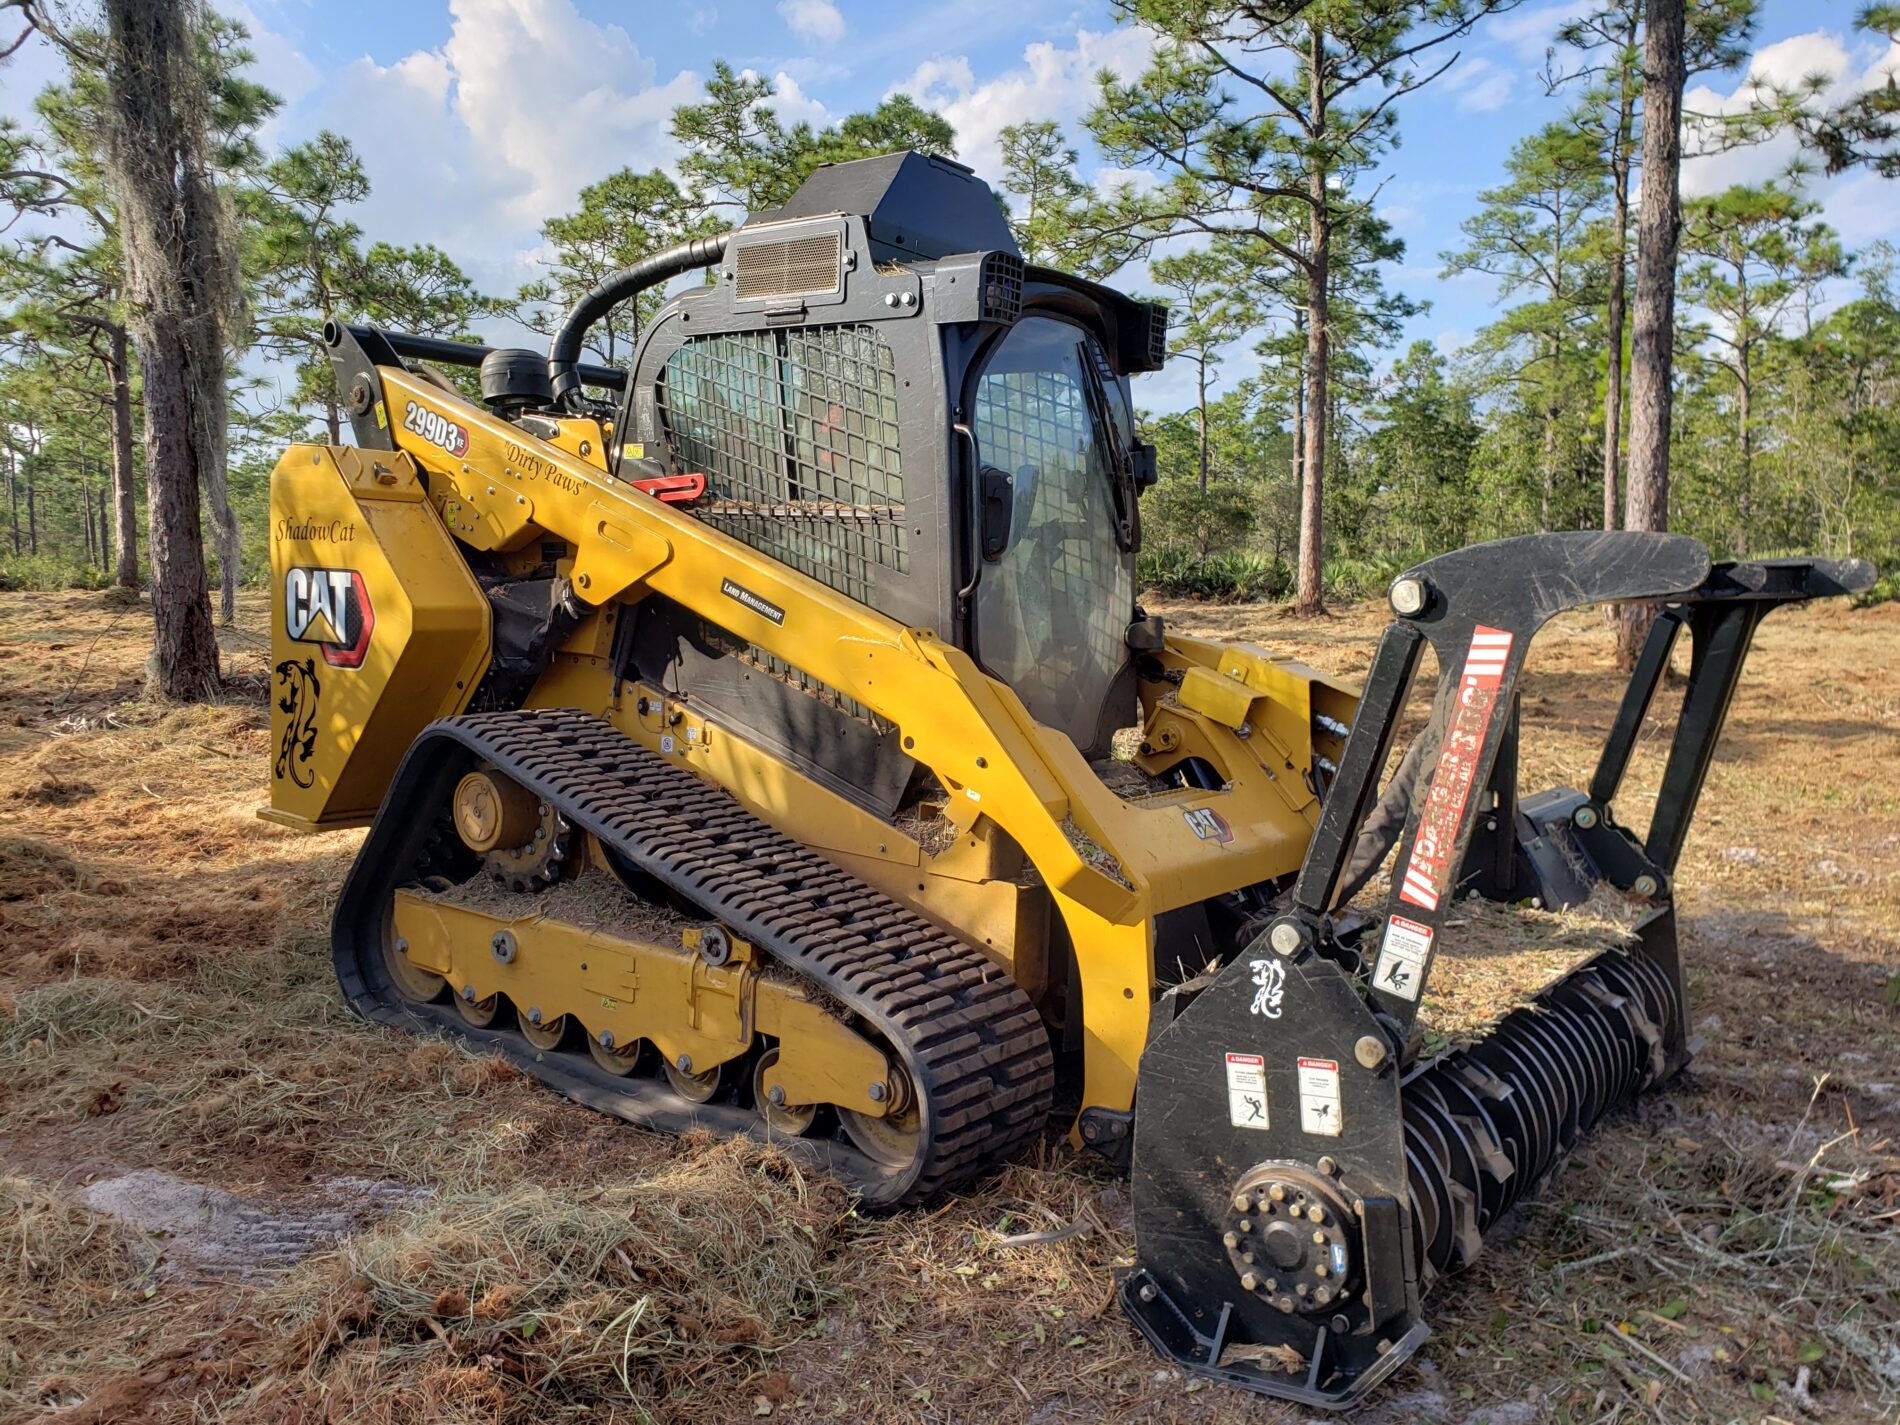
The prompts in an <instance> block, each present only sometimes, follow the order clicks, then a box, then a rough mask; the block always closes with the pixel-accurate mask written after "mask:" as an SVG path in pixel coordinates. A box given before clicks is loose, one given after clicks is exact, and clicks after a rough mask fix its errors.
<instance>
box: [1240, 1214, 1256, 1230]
mask: <svg viewBox="0 0 1900 1425" xmlns="http://www.w3.org/2000/svg"><path fill="white" fill-rule="evenodd" d="M1240 1230H1241V1231H1242V1232H1251V1231H1253V1219H1252V1218H1250V1217H1243V1218H1241V1219H1240Z"/></svg>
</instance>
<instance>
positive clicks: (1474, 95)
mask: <svg viewBox="0 0 1900 1425" xmlns="http://www.w3.org/2000/svg"><path fill="white" fill-rule="evenodd" d="M1444 86H1445V91H1446V92H1447V93H1450V94H1455V95H1457V96H1458V97H1457V101H1456V102H1457V105H1458V107H1459V108H1460V109H1463V110H1466V111H1467V112H1470V113H1477V114H1488V113H1490V112H1492V111H1493V110H1495V109H1502V108H1503V107H1504V106H1505V105H1506V104H1509V103H1510V102H1511V99H1512V97H1513V96H1514V95H1515V94H1516V92H1517V78H1516V76H1514V75H1513V74H1512V73H1511V72H1510V71H1509V70H1507V69H1502V68H1500V67H1499V66H1497V65H1495V64H1493V63H1492V62H1491V61H1490V60H1488V59H1485V58H1484V57H1483V56H1482V55H1479V56H1475V57H1473V58H1471V59H1467V60H1463V61H1461V62H1460V63H1458V64H1455V65H1453V66H1452V70H1451V73H1450V74H1448V75H1446V76H1445V80H1444Z"/></svg>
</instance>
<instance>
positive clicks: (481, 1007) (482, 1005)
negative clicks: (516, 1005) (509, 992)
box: [455, 985, 501, 1029]
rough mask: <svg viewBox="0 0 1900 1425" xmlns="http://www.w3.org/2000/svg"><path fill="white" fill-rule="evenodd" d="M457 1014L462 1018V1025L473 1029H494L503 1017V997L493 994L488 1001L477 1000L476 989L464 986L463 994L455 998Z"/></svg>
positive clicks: (471, 986)
mask: <svg viewBox="0 0 1900 1425" xmlns="http://www.w3.org/2000/svg"><path fill="white" fill-rule="evenodd" d="M455 1012H456V1013H457V1014H459V1015H461V1016H462V1023H464V1024H466V1025H468V1026H469V1027H470V1028H471V1029H489V1028H492V1027H493V1025H494V1023H495V1021H496V1020H497V1019H499V1018H500V1017H501V996H500V995H499V994H492V995H490V996H488V998H487V999H476V998H475V987H474V986H473V985H464V986H462V992H461V993H460V994H458V995H457V996H456V997H455Z"/></svg>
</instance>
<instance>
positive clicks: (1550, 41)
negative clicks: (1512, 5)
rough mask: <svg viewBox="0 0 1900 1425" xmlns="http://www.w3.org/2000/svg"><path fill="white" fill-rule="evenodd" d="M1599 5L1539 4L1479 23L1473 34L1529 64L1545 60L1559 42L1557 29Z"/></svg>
mask: <svg viewBox="0 0 1900 1425" xmlns="http://www.w3.org/2000/svg"><path fill="white" fill-rule="evenodd" d="M1596 8H1597V0H1558V3H1557V4H1554V5H1538V6H1535V7H1533V8H1530V9H1524V10H1517V11H1514V12H1512V13H1508V14H1504V15H1494V16H1492V17H1490V18H1489V19H1486V20H1483V21H1481V22H1480V23H1479V25H1478V26H1477V28H1476V29H1474V30H1473V31H1472V34H1473V35H1474V36H1475V37H1476V38H1477V39H1480V40H1487V41H1491V42H1493V43H1496V44H1500V45H1502V46H1504V47H1505V48H1506V49H1508V50H1510V51H1511V53H1512V54H1514V55H1516V56H1517V57H1518V58H1519V59H1521V60H1524V61H1525V62H1526V63H1531V64H1534V63H1536V62H1537V61H1539V60H1541V59H1543V57H1544V51H1545V50H1547V49H1550V48H1552V47H1553V46H1555V45H1556V43H1557V31H1558V30H1559V29H1561V28H1562V27H1563V26H1564V24H1565V23H1567V22H1568V21H1570V20H1575V19H1580V18H1581V17H1583V16H1584V15H1587V14H1589V13H1590V12H1591V11H1592V10H1594V9H1596Z"/></svg>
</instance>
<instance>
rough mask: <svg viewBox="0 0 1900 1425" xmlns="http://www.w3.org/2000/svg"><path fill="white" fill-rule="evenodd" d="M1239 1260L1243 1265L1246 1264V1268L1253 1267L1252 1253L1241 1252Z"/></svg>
mask: <svg viewBox="0 0 1900 1425" xmlns="http://www.w3.org/2000/svg"><path fill="white" fill-rule="evenodd" d="M1240 1260H1241V1261H1243V1262H1245V1263H1246V1264H1247V1265H1248V1266H1250V1267H1251V1266H1252V1265H1253V1253H1252V1252H1242V1253H1241V1254H1240Z"/></svg>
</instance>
